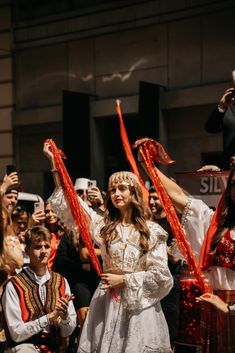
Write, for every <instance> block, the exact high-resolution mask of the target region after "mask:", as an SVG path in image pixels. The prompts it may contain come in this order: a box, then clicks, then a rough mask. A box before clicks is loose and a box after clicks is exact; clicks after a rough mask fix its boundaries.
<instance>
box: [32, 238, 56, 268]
mask: <svg viewBox="0 0 235 353" xmlns="http://www.w3.org/2000/svg"><path fill="white" fill-rule="evenodd" d="M27 252H28V255H29V257H30V265H31V266H33V267H34V268H35V267H37V266H41V265H45V266H46V265H47V262H48V260H49V257H50V254H51V243H50V242H49V241H44V240H35V241H34V242H33V243H32V244H31V245H30V247H29V248H27Z"/></svg>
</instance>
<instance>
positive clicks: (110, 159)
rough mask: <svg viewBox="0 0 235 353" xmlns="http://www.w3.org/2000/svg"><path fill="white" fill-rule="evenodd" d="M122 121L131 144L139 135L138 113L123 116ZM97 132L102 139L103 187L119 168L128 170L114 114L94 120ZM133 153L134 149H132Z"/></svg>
mask: <svg viewBox="0 0 235 353" xmlns="http://www.w3.org/2000/svg"><path fill="white" fill-rule="evenodd" d="M124 123H125V127H126V130H127V134H128V137H129V141H130V144H131V146H132V144H133V143H134V142H135V141H136V140H137V139H138V138H139V137H142V136H141V131H140V118H139V117H138V115H128V116H125V117H124ZM96 127H97V133H98V135H99V139H100V140H101V141H102V150H103V151H102V155H103V158H104V173H103V175H104V187H106V186H107V182H108V178H109V176H110V175H111V174H112V173H114V172H117V171H120V170H130V166H129V163H128V161H127V159H126V155H125V152H124V149H123V146H122V142H121V137H120V131H119V120H118V118H117V117H116V116H113V117H108V118H100V119H97V121H96ZM133 153H134V155H135V151H133Z"/></svg>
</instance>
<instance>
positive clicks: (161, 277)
mask: <svg viewBox="0 0 235 353" xmlns="http://www.w3.org/2000/svg"><path fill="white" fill-rule="evenodd" d="M60 197H61V192H60V191H59V190H58V191H57V192H56V193H54V194H53V196H52V197H51V202H52V207H53V208H54V210H55V212H56V213H57V214H58V213H59V216H60V218H61V216H62V220H64V221H65V223H66V219H65V218H64V216H65V213H68V212H67V211H66V207H62V208H61V206H62V205H63V204H64V201H62V199H61V198H60ZM56 199H57V202H55V201H56ZM55 206H56V207H55ZM59 208H60V210H59ZM62 209H63V211H64V212H62V213H63V215H62V214H61V210H62ZM67 210H68V208H67ZM90 215H91V217H92V234H93V238H94V241H95V242H96V243H97V245H98V246H99V247H100V249H101V255H102V260H103V271H104V272H107V273H116V274H124V280H125V286H122V287H119V288H116V291H117V293H118V294H119V295H120V300H119V301H115V300H114V299H112V297H111V293H110V291H109V290H107V289H102V284H100V285H99V286H98V288H97V290H96V291H95V293H94V296H93V298H92V300H91V303H90V308H89V312H88V315H87V318H86V321H85V323H84V326H83V330H82V334H81V338H80V344H79V348H78V352H79V353H93V352H94V353H170V352H171V348H170V341H169V333H168V327H167V323H166V320H165V317H164V314H163V312H162V309H161V304H160V300H161V299H162V298H163V297H164V296H166V295H167V294H168V293H169V291H170V289H171V288H172V285H173V279H172V276H171V274H170V271H169V269H168V265H167V251H166V239H167V234H166V233H165V231H164V230H163V229H162V228H161V227H160V226H159V225H157V224H156V223H153V222H150V221H148V222H147V224H148V227H149V229H150V233H151V235H150V239H149V251H148V252H147V254H145V255H142V253H141V249H140V246H139V236H140V235H139V232H138V231H136V230H135V228H134V227H133V226H132V225H131V226H128V227H124V226H122V225H121V224H119V225H118V226H117V232H118V237H117V238H116V239H115V240H114V241H113V242H112V243H111V245H110V248H109V252H107V251H106V246H105V245H104V243H103V240H102V238H101V237H100V230H101V228H102V227H103V226H104V223H103V219H102V217H100V216H97V215H96V214H95V213H94V212H90ZM67 221H68V214H67ZM141 255H142V256H141Z"/></svg>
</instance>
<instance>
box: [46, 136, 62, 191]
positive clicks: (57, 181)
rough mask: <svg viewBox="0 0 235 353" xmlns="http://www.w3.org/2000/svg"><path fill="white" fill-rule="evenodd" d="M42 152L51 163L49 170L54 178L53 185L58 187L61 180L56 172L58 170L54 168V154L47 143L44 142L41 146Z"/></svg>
mask: <svg viewBox="0 0 235 353" xmlns="http://www.w3.org/2000/svg"><path fill="white" fill-rule="evenodd" d="M43 153H44V154H45V156H46V157H47V158H48V159H49V160H50V163H51V172H52V174H53V178H54V182H55V187H56V188H59V187H60V186H61V180H60V177H59V174H58V171H57V169H56V165H55V160H54V156H53V154H52V153H51V151H50V145H49V143H47V142H45V143H44V146H43Z"/></svg>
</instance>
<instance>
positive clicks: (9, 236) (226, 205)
mask: <svg viewBox="0 0 235 353" xmlns="http://www.w3.org/2000/svg"><path fill="white" fill-rule="evenodd" d="M232 93H233V89H229V90H227V91H226V92H225V94H224V95H223V97H222V98H221V101H220V105H219V111H218V112H216V114H224V113H225V110H226V109H228V107H229V106H230V104H232V102H233V98H232ZM222 105H223V106H222ZM222 109H223V111H222ZM214 114H215V113H214ZM220 118H221V116H220ZM213 119H214V118H213ZM220 123H221V121H220ZM210 125H211V118H210V121H208V123H207V129H208V131H209V126H210ZM43 152H44V154H45V155H46V157H47V158H48V159H49V161H50V163H51V170H52V173H53V176H54V181H55V190H54V192H53V194H52V195H51V197H50V198H49V199H48V200H46V201H45V202H44V204H43V207H40V208H38V209H35V210H34V212H33V213H32V214H30V212H29V210H27V209H26V208H25V207H23V206H21V205H18V186H19V176H18V174H17V172H12V173H10V174H9V175H5V176H4V178H3V182H2V184H1V186H0V195H1V196H0V197H1V200H0V201H1V202H0V291H1V313H0V315H1V323H0V352H7V353H16V352H17V353H18V352H19V353H30V352H45V353H57V352H58V353H66V352H67V353H71V352H76V351H77V352H78V353H91V352H97V353H114V352H115V353H124V352H125V353H133V352H136V353H144V352H145V353H147V352H149V353H150V352H153V353H171V352H173V351H175V349H176V347H175V343H176V342H177V339H179V331H180V322H182V321H181V320H180V317H181V315H182V313H181V309H180V308H181V303H180V300H181V299H180V297H181V292H182V288H181V273H182V272H184V270H185V268H187V267H188V266H187V263H186V261H185V259H184V257H183V256H182V254H181V253H180V250H179V248H178V247H177V242H176V240H175V239H174V235H173V232H172V229H171V226H170V223H169V222H168V219H167V214H166V211H165V210H164V207H163V205H161V203H160V200H159V196H158V193H157V191H156V190H155V189H154V187H151V188H150V189H149V190H148V195H149V199H148V205H147V204H146V200H145V199H144V197H143V193H142V188H141V183H140V181H139V179H138V177H137V176H136V175H135V174H134V173H132V172H129V171H118V172H116V173H114V174H112V175H111V176H110V177H109V181H108V186H107V191H106V192H105V193H104V192H101V191H100V190H99V188H98V187H97V186H96V185H94V183H92V182H91V181H90V180H89V179H87V178H78V179H77V180H76V181H75V184H74V189H75V190H76V193H77V200H78V202H79V204H80V206H81V209H80V208H79V212H80V214H79V216H80V217H81V218H82V217H84V216H85V218H86V221H87V225H88V228H89V234H90V236H91V240H92V247H93V250H92V251H94V253H93V252H92V253H91V249H90V248H89V247H87V246H86V244H85V243H84V241H83V237H82V236H81V233H80V230H79V229H78V227H77V225H76V224H75V221H74V220H72V222H71V219H72V218H73V216H72V214H71V209H70V205H69V203H68V199H67V197H66V194H65V192H64V189H63V181H62V179H61V178H60V175H59V173H58V170H57V166H56V163H55V157H54V155H53V153H52V151H51V149H50V145H49V144H48V143H47V142H45V143H44V148H43ZM233 152H235V151H233ZM232 154H233V153H230V157H231V155H232ZM138 157H139V162H140V165H142V166H143V168H144V169H145V171H146V173H148V170H147V168H146V164H145V163H144V160H143V158H142V157H141V155H140V154H139V155H138ZM156 170H157V173H158V176H159V178H160V181H161V183H162V185H163V186H164V188H165V190H166V192H167V194H168V195H169V197H170V199H171V201H172V204H173V206H174V207H175V210H176V212H177V216H178V218H179V220H180V222H181V224H182V227H183V230H184V232H185V234H186V236H187V240H188V241H189V243H190V246H191V248H192V251H193V253H194V254H195V257H196V260H197V261H198V263H200V266H201V268H202V270H203V271H204V275H205V277H206V279H207V281H208V283H209V286H210V288H211V289H212V291H213V293H209V292H208V293H203V294H202V295H200V296H199V297H198V298H197V302H198V303H199V305H200V322H199V321H198V323H197V324H198V325H201V330H200V339H201V343H200V344H201V352H202V353H212V352H213V353H232V352H235V339H234V335H233V333H234V327H235V276H234V270H235V256H234V253H235V231H234V229H235V217H234V215H235V167H234V163H233V162H232V163H231V172H230V175H229V178H228V182H227V188H226V190H225V193H224V196H223V199H222V201H221V203H220V206H219V207H218V209H217V210H216V211H215V213H214V212H213V210H212V209H210V208H209V206H207V205H206V204H205V203H203V202H202V201H201V200H198V199H194V198H193V197H191V196H190V195H188V194H187V193H186V192H185V191H184V190H183V189H182V188H181V187H180V186H179V185H178V184H177V183H176V182H175V181H174V180H172V179H171V178H168V177H167V175H165V174H163V173H162V172H161V171H160V170H159V169H157V168H156ZM203 170H204V169H203ZM215 220H216V222H215ZM71 225H72V226H71ZM205 243H206V244H207V247H205ZM208 244H209V245H208ZM202 249H204V250H205V249H206V250H205V251H204V250H203V251H202ZM94 256H95V257H96V258H97V259H98V260H97V261H98V262H99V265H100V268H101V269H102V271H101V273H97V271H95V269H94V268H93V266H92V264H91V263H92V259H93V257H94ZM195 305H196V301H195Z"/></svg>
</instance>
